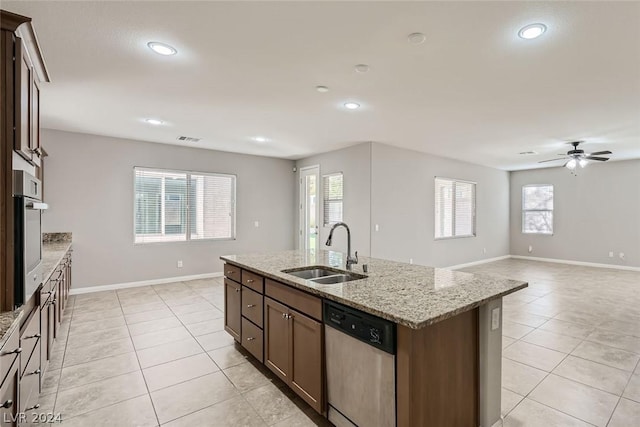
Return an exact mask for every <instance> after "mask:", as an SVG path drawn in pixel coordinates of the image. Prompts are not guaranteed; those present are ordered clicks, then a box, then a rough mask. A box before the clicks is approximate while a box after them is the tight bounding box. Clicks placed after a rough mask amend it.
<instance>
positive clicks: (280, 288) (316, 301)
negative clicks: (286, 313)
mask: <svg viewBox="0 0 640 427" xmlns="http://www.w3.org/2000/svg"><path fill="white" fill-rule="evenodd" d="M265 293H266V295H267V296H270V297H271V298H273V299H275V300H277V301H280V302H282V303H284V304H286V305H288V306H289V307H293V308H295V309H296V310H298V311H300V312H301V313H304V314H306V315H307V316H311V317H313V318H315V319H318V320H322V300H321V299H320V298H318V297H315V296H313V295H309V294H308V293H306V292H302V291H299V290H297V289H294V288H292V287H291V286H287V285H284V284H282V283H279V282H276V281H274V280H271V279H267V280H266V286H265Z"/></svg>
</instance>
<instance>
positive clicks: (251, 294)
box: [242, 286, 264, 328]
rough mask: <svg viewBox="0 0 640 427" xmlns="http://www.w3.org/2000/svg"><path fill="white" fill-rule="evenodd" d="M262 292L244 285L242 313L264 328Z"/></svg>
mask: <svg viewBox="0 0 640 427" xmlns="http://www.w3.org/2000/svg"><path fill="white" fill-rule="evenodd" d="M262 299H263V297H262V294H259V293H257V292H255V291H252V290H251V289H249V288H247V287H246V286H243V287H242V315H243V316H244V317H246V318H247V319H249V320H251V321H252V322H253V323H255V324H256V325H258V326H259V327H261V328H262V305H263V304H264V301H262Z"/></svg>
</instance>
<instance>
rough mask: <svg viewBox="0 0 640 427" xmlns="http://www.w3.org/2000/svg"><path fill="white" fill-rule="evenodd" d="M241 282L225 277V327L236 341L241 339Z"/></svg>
mask: <svg viewBox="0 0 640 427" xmlns="http://www.w3.org/2000/svg"><path fill="white" fill-rule="evenodd" d="M241 286H242V285H240V284H239V283H236V282H234V281H232V280H229V279H224V329H225V331H227V332H229V333H230V334H231V335H232V336H233V338H234V339H235V340H236V341H240V340H241V338H240V324H241V317H242V305H241V300H242V298H241V296H240V289H241Z"/></svg>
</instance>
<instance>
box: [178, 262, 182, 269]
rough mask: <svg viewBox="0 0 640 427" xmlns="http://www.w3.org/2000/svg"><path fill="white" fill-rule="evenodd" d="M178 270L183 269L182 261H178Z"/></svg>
mask: <svg viewBox="0 0 640 427" xmlns="http://www.w3.org/2000/svg"><path fill="white" fill-rule="evenodd" d="M178 268H182V260H180V261H178Z"/></svg>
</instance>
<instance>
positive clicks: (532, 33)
mask: <svg viewBox="0 0 640 427" xmlns="http://www.w3.org/2000/svg"><path fill="white" fill-rule="evenodd" d="M545 31H547V26H546V25H544V24H531V25H527V26H526V27H522V28H521V29H520V31H518V35H519V36H520V37H522V38H523V39H527V40H531V39H535V38H536V37H540V36H541V35H542V34H544V32H545Z"/></svg>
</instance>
